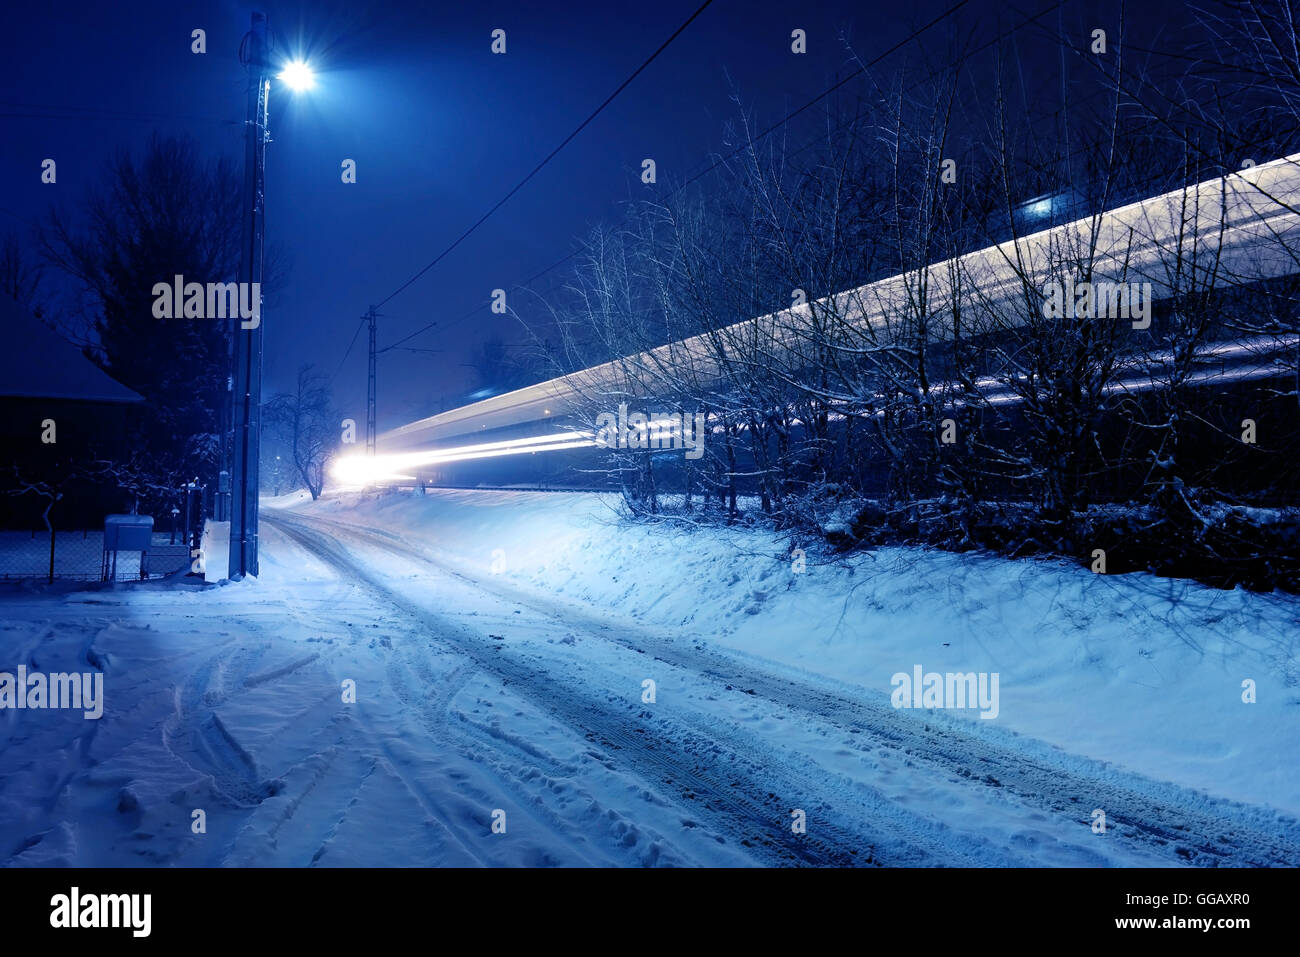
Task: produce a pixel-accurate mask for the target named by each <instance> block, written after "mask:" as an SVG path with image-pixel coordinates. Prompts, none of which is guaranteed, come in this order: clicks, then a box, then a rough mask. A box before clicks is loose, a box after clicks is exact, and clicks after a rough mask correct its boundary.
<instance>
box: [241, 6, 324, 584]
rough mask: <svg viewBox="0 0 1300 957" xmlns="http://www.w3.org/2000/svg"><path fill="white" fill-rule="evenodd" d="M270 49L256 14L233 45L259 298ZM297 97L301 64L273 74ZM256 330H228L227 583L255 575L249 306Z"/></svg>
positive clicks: (256, 434)
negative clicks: (242, 87) (243, 114)
mask: <svg viewBox="0 0 1300 957" xmlns="http://www.w3.org/2000/svg"><path fill="white" fill-rule="evenodd" d="M270 58H271V44H270V41H269V40H268V37H267V29H266V15H265V14H262V13H254V14H253V20H252V28H251V29H250V30H249V31H248V33H247V34H246V35H245V36H244V39H243V42H242V43H241V44H240V45H239V59H240V62H241V63H243V65H244V67H245V69H246V70H247V71H248V118H247V120H246V123H245V127H244V134H245V135H244V220H243V224H242V226H241V229H240V232H241V239H240V243H241V255H240V266H239V280H240V282H241V283H248V284H249V286H248V287H247V288H249V289H250V290H257V291H258V292H259V293H260V290H261V287H262V273H263V259H264V255H265V232H266V144H267V142H268V141H269V140H270V132H269V130H268V129H267V99H268V98H269V97H270V95H271V80H270V73H271V70H272V66H271V62H270ZM277 76H278V77H279V78H282V79H283V80H284V81H285V83H286V85H288V86H289V87H290V88H291V89H293V90H295V91H299V90H307V89H310V88H311V87H312V86H313V85H314V83H315V78H314V76H313V75H312V71H311V69H310V68H309V67H308V66H307V64H305V63H303V62H302V61H301V60H295V61H293V62H291V63H289V64H287V65H285V66H284V67H283V69H282V70H281V72H280V73H279V74H277ZM253 302H254V309H255V310H256V312H255V315H256V316H257V321H256V322H255V323H252V324H250V323H247V322H242V321H239V319H238V317H236V320H235V322H234V348H233V350H232V358H233V362H234V375H233V376H231V390H232V393H233V394H232V396H231V398H232V402H233V407H234V416H233V418H234V423H233V424H234V455H233V459H234V461H233V468H232V470H231V471H232V476H231V485H232V487H231V503H230V504H231V508H230V566H229V577H230V578H232V579H239V578H242V577H243V576H245V575H256V574H257V567H258V566H257V496H258V485H259V482H258V469H257V465H258V454H259V447H260V445H261V429H262V412H261V409H262V321H261V320H262V303H261V297H260V295H256V296H254V298H253Z"/></svg>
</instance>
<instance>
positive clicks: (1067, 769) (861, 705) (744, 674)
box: [274, 515, 1300, 867]
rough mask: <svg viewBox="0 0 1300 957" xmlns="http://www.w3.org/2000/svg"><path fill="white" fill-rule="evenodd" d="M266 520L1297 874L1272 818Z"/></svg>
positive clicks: (1143, 828) (939, 759)
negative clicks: (414, 567)
mask: <svg viewBox="0 0 1300 957" xmlns="http://www.w3.org/2000/svg"><path fill="white" fill-rule="evenodd" d="M274 521H275V522H277V523H281V524H283V525H285V526H288V525H293V524H297V525H298V527H299V528H300V529H304V530H308V531H311V530H315V531H317V532H318V533H321V534H330V533H343V534H345V535H349V536H352V537H354V538H356V539H357V540H359V541H362V542H365V543H367V544H370V545H372V546H373V547H377V548H381V549H385V550H387V551H389V552H392V553H394V554H398V555H401V556H403V557H405V558H410V559H415V560H417V561H420V562H422V563H423V564H425V565H428V566H430V567H432V568H435V569H437V570H439V571H440V572H442V573H444V574H446V575H449V576H451V577H453V578H455V579H458V580H460V581H462V582H464V583H465V584H467V585H469V586H471V587H474V588H477V589H480V590H482V591H486V592H488V593H489V594H492V595H495V596H497V597H499V598H502V599H504V600H507V601H510V602H513V603H516V604H520V605H523V606H525V607H528V608H530V609H532V610H534V611H536V612H539V613H541V614H543V615H545V616H546V617H548V618H550V619H552V620H554V621H556V622H558V623H561V624H562V625H563V626H564V627H565V628H567V629H570V630H573V629H575V628H577V629H578V630H581V631H584V632H586V634H587V635H588V636H589V637H593V638H596V639H599V640H603V641H606V642H611V643H614V644H619V645H622V646H624V647H626V648H628V649H630V650H633V651H639V652H642V653H646V654H649V655H652V656H653V657H654V658H656V659H657V660H660V661H662V662H664V663H665V664H667V665H669V666H672V667H678V668H682V669H684V670H686V671H690V672H694V673H696V674H699V675H703V676H706V677H711V678H713V679H715V680H716V681H718V682H720V683H722V684H724V685H726V684H730V685H732V686H733V687H736V688H743V689H745V692H746V693H751V694H752V695H753V696H755V697H761V698H764V699H766V700H768V701H770V702H772V703H775V704H778V705H780V706H782V707H784V708H787V709H790V710H792V711H797V712H802V713H805V714H810V715H812V716H814V717H816V718H817V719H818V720H820V721H823V722H826V723H828V724H830V725H832V726H834V727H836V728H838V729H840V730H842V731H844V732H845V733H847V734H852V735H863V736H865V737H866V738H867V739H870V740H871V741H872V742H873V743H875V744H876V745H878V746H881V747H884V748H888V749H890V750H892V751H895V752H898V753H899V754H901V755H905V756H906V758H907V760H908V761H910V762H913V763H915V764H920V765H924V766H927V767H929V768H931V769H933V770H936V771H939V772H941V773H943V774H944V775H945V776H946V777H947V778H948V779H949V780H959V781H962V782H963V783H964V784H967V785H969V786H970V787H973V788H983V789H985V790H986V791H989V790H992V789H997V790H998V791H1000V792H1001V794H1002V795H1003V796H1005V795H1013V796H1014V797H1015V799H1017V800H1018V801H1019V802H1021V803H1022V804H1023V805H1024V806H1025V807H1026V808H1028V809H1033V810H1037V811H1040V812H1042V813H1046V814H1049V815H1051V816H1053V817H1056V818H1061V817H1064V818H1065V819H1067V820H1070V821H1074V822H1077V823H1079V825H1080V826H1081V827H1087V826H1088V825H1089V824H1090V823H1091V812H1092V810H1093V808H1097V807H1100V808H1103V809H1105V811H1106V817H1107V826H1108V835H1109V836H1112V837H1114V838H1118V839H1120V840H1124V841H1129V842H1132V843H1133V844H1135V845H1139V846H1141V847H1143V848H1144V849H1146V850H1147V851H1149V852H1154V853H1157V854H1159V855H1161V856H1162V857H1164V858H1165V859H1166V860H1167V861H1168V862H1169V863H1170V864H1192V865H1197V866H1225V865H1226V866H1253V867H1258V866H1287V867H1294V866H1296V865H1297V864H1300V825H1298V824H1297V822H1296V821H1295V820H1293V819H1290V818H1288V817H1285V816H1282V815H1279V814H1278V813H1276V812H1272V811H1269V810H1267V809H1263V808H1255V807H1251V806H1249V805H1243V804H1240V803H1238V802H1232V801H1226V800H1222V799H1217V798H1213V797H1210V796H1207V795H1205V794H1202V793H1199V792H1194V791H1191V790H1190V789H1187V788H1183V787H1180V786H1178V785H1175V784H1171V783H1167V782H1158V781H1154V780H1151V779H1148V778H1144V777H1142V776H1140V775H1137V774H1133V773H1130V772H1122V771H1118V770H1115V769H1113V768H1110V767H1108V766H1107V765H1105V764H1104V763H1102V762H1098V761H1093V760H1091V759H1087V758H1082V757H1078V756H1074V755H1070V754H1067V753H1066V752H1063V751H1059V750H1057V749H1053V748H1051V747H1050V746H1049V745H1046V744H1045V743H1043V742H1038V741H1035V740H1033V739H1029V738H1024V737H1021V736H1019V735H1014V734H1013V733H1008V732H1006V731H1005V730H1002V729H987V731H986V730H985V729H982V728H981V729H980V730H979V731H978V732H972V731H969V730H966V729H964V728H962V727H961V726H960V725H959V724H958V723H957V722H955V721H953V720H952V719H950V718H947V716H941V715H927V716H926V717H924V718H917V717H915V716H912V715H905V714H902V713H900V712H898V711H895V710H894V709H893V708H891V707H888V706H886V705H885V704H884V703H883V701H882V702H876V701H873V700H871V699H870V698H867V697H865V696H858V695H854V694H852V693H851V692H849V693H845V692H841V691H838V690H837V689H835V688H834V687H833V685H834V682H826V684H827V685H828V687H818V685H817V684H815V683H812V682H809V681H804V680H798V679H796V678H794V677H790V676H785V675H781V674H779V673H777V672H771V671H768V670H766V669H765V668H763V667H761V666H760V665H757V664H755V663H754V662H752V661H749V660H745V659H744V658H742V657H741V656H739V655H732V654H728V653H726V652H723V651H720V650H715V649H707V650H706V649H704V648H702V647H700V646H697V645H694V644H691V643H690V642H689V641H680V640H673V639H670V638H664V637H662V636H660V635H657V634H655V633H654V632H652V631H651V630H649V629H646V628H644V627H643V626H640V625H638V624H636V623H628V624H626V625H624V624H622V623H620V624H619V626H618V629H617V630H614V629H613V628H612V627H611V624H610V622H608V621H605V620H602V619H601V618H599V617H598V616H596V615H592V614H589V613H586V612H584V611H582V610H580V609H575V608H574V607H572V606H569V605H562V604H561V603H559V602H554V601H550V600H547V599H545V598H543V597H539V596H537V595H533V594H529V593H526V592H523V591H522V590H519V589H516V588H512V587H510V586H508V585H506V584H505V583H502V582H498V581H495V580H492V581H488V580H484V579H479V578H475V577H473V576H471V575H468V574H466V573H465V572H464V571H462V570H461V569H458V568H455V567H452V566H449V565H448V564H446V563H445V562H443V561H440V560H438V559H437V558H434V557H432V556H431V555H429V554H428V553H427V552H425V551H424V550H422V549H417V548H415V547H412V546H411V545H410V544H408V543H405V542H401V541H394V540H393V538H392V537H390V536H380V535H376V534H374V533H373V532H372V531H371V530H369V529H364V528H359V527H357V526H354V525H351V524H350V523H345V522H336V521H330V520H326V519H319V518H315V517H312V518H306V517H304V516H301V515H294V516H293V519H292V521H290V520H286V519H285V518H283V517H281V516H279V515H276V516H275V517H274ZM304 523H305V524H304ZM345 559H346V556H345ZM349 564H353V565H355V563H352V562H350V561H349ZM358 571H359V570H358ZM379 587H381V588H382V587H383V586H379ZM999 738H1001V739H1002V740H999ZM949 860H950V859H949Z"/></svg>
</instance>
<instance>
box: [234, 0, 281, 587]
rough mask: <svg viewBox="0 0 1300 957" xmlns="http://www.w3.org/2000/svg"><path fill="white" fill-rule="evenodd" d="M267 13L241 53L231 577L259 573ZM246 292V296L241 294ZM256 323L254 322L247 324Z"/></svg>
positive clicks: (254, 23)
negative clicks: (250, 311)
mask: <svg viewBox="0 0 1300 957" xmlns="http://www.w3.org/2000/svg"><path fill="white" fill-rule="evenodd" d="M270 52H271V51H270V43H269V40H268V38H267V31H266V15H265V14H261V13H254V14H253V21H252V29H250V30H249V32H248V33H247V34H246V35H245V36H244V40H243V43H241V44H240V48H239V59H240V61H241V62H242V63H243V64H244V68H245V69H246V70H247V71H248V118H247V119H246V120H245V126H244V221H243V227H242V237H241V243H242V247H243V248H242V252H241V257H240V266H239V281H240V282H241V283H249V284H250V287H251V290H252V291H251V292H250V297H251V299H250V301H252V303H253V308H254V310H255V312H254V317H255V318H254V319H253V320H249V321H248V322H244V321H243V320H241V318H240V316H239V315H238V311H236V315H235V317H234V320H233V335H234V348H233V357H234V377H233V379H234V382H233V386H234V388H233V390H232V391H233V395H232V399H233V403H232V404H233V410H232V411H233V413H234V415H233V418H234V422H233V425H234V436H233V438H234V456H233V469H232V475H231V503H230V504H231V509H230V572H229V574H230V578H232V579H236V580H238V579H240V578H243V577H244V576H245V575H256V574H257V495H258V470H257V466H258V451H259V445H260V439H261V425H262V420H261V406H262V304H261V287H262V266H263V237H264V233H265V227H266V219H265V217H266V178H265V174H266V143H267V139H268V138H269V134H268V130H267V97H268V96H269V95H270V93H271V81H270V76H269V73H270V69H271V64H270ZM241 298H242V297H241ZM247 326H251V328H246V327H247Z"/></svg>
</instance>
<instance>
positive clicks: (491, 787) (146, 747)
mask: <svg viewBox="0 0 1300 957" xmlns="http://www.w3.org/2000/svg"><path fill="white" fill-rule="evenodd" d="M263 516H264V519H263V520H264V526H263V528H264V537H263V544H262V566H263V567H262V574H261V576H260V578H259V579H258V580H256V581H249V582H244V583H239V584H225V585H222V586H220V587H212V586H201V585H197V584H194V583H192V582H189V583H187V582H173V583H169V584H165V585H163V584H143V585H119V586H117V587H115V588H105V589H99V588H93V589H89V590H83V589H80V588H76V589H73V588H70V587H69V586H64V587H62V588H60V587H58V586H54V588H46V587H40V588H33V587H29V588H22V587H18V586H3V589H2V590H0V615H2V616H3V624H0V629H2V630H0V636H3V637H2V639H0V647H3V649H4V653H3V657H0V671H9V672H13V671H15V669H16V668H17V666H18V665H20V664H22V665H25V666H26V667H27V668H28V669H30V670H43V671H46V672H54V671H89V670H102V672H103V675H104V682H105V694H106V705H105V713H104V717H103V718H102V719H101V720H98V721H93V720H85V719H83V717H82V715H81V713H80V712H69V711H49V710H46V711H16V710H3V711H0V747H2V749H3V750H2V751H0V860H3V861H4V862H5V863H6V864H10V865H40V864H84V865H151V864H161V865H167V864H185V865H250V864H251V865H310V864H317V865H348V864H361V865H374V864H394V865H429V864H530V865H549V864H559V865H581V864H596V865H683V864H713V865H743V864H774V863H809V864H883V865H945V864H946V865H963V864H988V865H1016V864H1029V865H1059V864H1080V865H1143V864H1156V865H1159V864H1173V865H1178V864H1187V865H1220V864H1229V865H1234V864H1236V865H1259V864H1289V865H1293V866H1294V865H1296V864H1300V826H1298V825H1297V823H1296V820H1295V817H1296V815H1297V813H1300V768H1298V767H1297V760H1296V756H1297V753H1298V752H1297V742H1298V741H1300V687H1297V678H1300V661H1298V660H1297V637H1298V636H1300V627H1298V622H1300V603H1297V602H1296V601H1295V600H1294V599H1291V598H1286V597H1283V596H1260V595H1251V594H1248V593H1244V592H1240V591H1235V592H1223V591H1216V590H1213V589H1209V588H1205V587H1202V586H1197V585H1194V584H1188V583H1183V582H1172V581H1167V580H1162V579H1156V578H1151V577H1147V576H1115V577H1105V576H1094V575H1092V574H1090V573H1089V572H1087V571H1086V570H1080V569H1077V568H1073V567H1069V566H1065V565H1062V564H1056V563H1042V562H1010V561H1004V560H1001V559H992V558H981V557H973V556H969V555H966V556H958V555H951V554H944V553H934V552H926V551H921V550H915V549H890V550H880V551H877V552H875V553H873V554H871V555H865V556H859V557H857V558H855V559H854V560H853V561H852V562H851V563H850V564H848V565H847V566H835V565H827V564H821V563H818V562H817V561H816V560H815V556H812V555H809V556H807V567H806V570H804V571H803V572H797V571H795V565H794V564H793V563H792V561H791V557H790V555H789V554H788V548H787V547H786V546H785V545H784V544H783V543H782V542H781V541H780V540H779V539H778V538H776V537H774V536H771V535H768V534H765V533H759V532H753V531H745V532H740V531H731V532H728V531H719V530H716V529H714V530H704V529H693V528H683V527H680V526H671V527H670V526H659V527H646V526H627V525H624V524H620V523H619V522H618V521H617V519H616V517H615V515H614V513H613V511H612V508H611V503H610V502H609V501H608V500H604V499H601V498H599V497H597V496H592V495H560V494H546V493H527V492H520V493H510V492H437V493H431V494H429V495H426V496H418V495H410V494H390V495H373V494H372V495H339V496H334V497H330V498H327V499H326V500H323V501H321V502H317V503H311V502H310V501H305V500H303V499H302V498H301V497H297V496H290V497H286V498H284V499H280V500H276V501H274V502H266V503H265V504H264V511H263ZM917 665H919V666H921V667H922V668H923V669H924V670H925V671H927V672H928V671H937V672H986V673H993V672H996V673H998V675H999V691H1000V700H999V702H998V713H997V717H996V718H993V719H989V720H986V719H981V718H980V717H979V711H977V710H946V711H938V710H922V709H913V710H901V709H895V708H894V707H892V706H891V691H892V690H893V689H892V687H891V677H892V676H893V675H894V674H895V673H898V672H904V673H911V672H912V670H913V668H914V666H917ZM647 679H649V680H651V681H653V682H654V700H653V701H647V700H644V697H645V696H646V692H645V685H644V682H645V681H646V680H647ZM1247 679H1249V680H1250V681H1253V682H1254V685H1255V689H1256V691H1255V693H1256V697H1257V700H1256V702H1255V703H1251V704H1247V703H1244V702H1243V700H1242V694H1243V691H1242V683H1243V681H1245V680H1247ZM347 681H351V682H355V686H356V701H355V703H348V702H345V701H344V700H343V697H344V696H343V693H342V691H341V689H342V686H343V684H344V683H345V682H347ZM199 809H201V810H202V811H203V812H204V817H205V823H206V831H205V832H204V833H195V832H194V830H195V829H194V828H193V827H192V821H193V820H194V812H195V811H196V810H199ZM796 809H797V810H801V811H803V812H804V815H805V816H806V821H807V833H802V834H801V833H796V832H795V830H794V829H793V828H792V823H794V821H795V817H794V816H793V815H792V811H795V810H796ZM1094 809H1101V810H1104V811H1105V813H1106V822H1107V828H1106V831H1105V833H1104V834H1099V833H1094V830H1093V827H1092V821H1093V811H1094ZM499 812H504V814H503V815H502V814H501V813H499ZM494 820H495V821H498V822H499V821H501V820H504V822H505V833H494V832H493V824H494Z"/></svg>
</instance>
